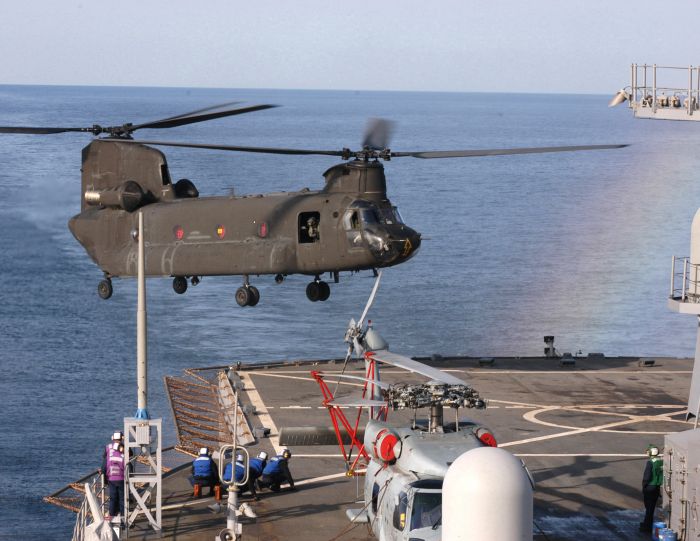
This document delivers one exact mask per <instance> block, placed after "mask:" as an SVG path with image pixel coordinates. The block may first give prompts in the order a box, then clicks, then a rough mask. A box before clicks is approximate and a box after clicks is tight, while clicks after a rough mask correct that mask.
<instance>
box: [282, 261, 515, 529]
mask: <svg viewBox="0 0 700 541" xmlns="http://www.w3.org/2000/svg"><path fill="white" fill-rule="evenodd" d="M380 278H381V274H380V276H379V277H378V279H377V281H376V282H375V288H374V290H373V292H372V294H371V295H370V300H369V301H368V303H367V306H366V307H365V310H364V313H363V314H362V316H361V317H360V320H359V322H358V323H355V321H354V320H352V321H351V322H350V326H349V328H348V331H347V333H346V335H345V339H346V341H347V342H348V354H347V356H346V363H345V365H344V366H343V370H342V371H341V373H340V374H337V373H332V374H330V373H329V374H325V373H323V372H318V371H314V372H312V375H313V377H314V378H315V379H316V381H317V382H318V383H319V385H320V387H321V391H322V394H323V397H324V400H323V404H324V405H325V406H326V407H327V408H328V411H329V413H330V416H331V420H332V422H333V428H332V429H327V428H326V427H285V428H283V429H281V430H280V444H282V445H290V446H298V445H330V444H335V443H337V444H338V446H339V447H340V450H341V452H342V454H343V456H344V458H345V465H346V472H347V474H348V475H364V503H365V505H364V507H363V508H361V509H350V510H348V511H347V516H348V518H349V519H350V520H351V521H353V522H364V523H368V524H369V525H370V528H371V530H372V532H373V533H374V534H375V535H376V536H377V538H378V539H379V540H380V541H399V540H401V541H410V540H411V539H415V540H419V539H420V540H424V541H432V540H436V541H437V540H439V539H441V535H442V531H441V519H442V485H443V480H444V478H445V475H446V473H447V470H448V468H449V466H450V465H451V464H452V463H453V462H454V461H455V460H456V459H457V458H458V457H460V456H461V455H463V454H464V453H465V452H467V451H470V450H472V449H477V448H480V447H496V445H497V443H496V439H495V437H494V435H493V433H492V432H491V431H490V430H489V429H488V428H487V427H485V426H483V425H480V424H478V423H475V422H472V421H468V420H466V419H461V420H460V418H459V408H477V409H481V408H484V407H486V403H485V401H484V400H483V399H482V398H480V397H479V394H478V393H477V391H476V390H474V389H473V388H472V387H470V386H469V385H467V384H466V383H465V382H464V381H462V380H461V379H459V378H457V377H455V376H453V375H452V374H449V373H447V372H443V371H442V370H438V369H437V368H434V367H431V366H428V365H426V364H423V363H420V362H417V361H415V360H413V359H410V358H408V357H405V356H403V355H399V354H396V353H392V352H389V351H388V346H387V344H386V342H384V340H383V339H382V338H381V337H380V336H379V334H378V333H377V332H376V331H375V330H374V329H373V328H372V327H371V326H369V325H368V326H365V327H364V328H363V322H364V320H365V317H366V315H367V312H368V309H369V306H370V304H371V303H372V301H373V299H374V296H375V294H376V287H377V285H378V283H379V279H380ZM353 353H355V354H360V355H362V356H363V357H364V359H365V377H360V376H355V375H349V374H345V366H346V365H347V361H348V360H349V359H350V357H351V355H352V354H353ZM379 364H383V365H389V366H391V367H396V368H401V369H404V370H407V371H410V372H413V373H415V374H419V375H421V376H424V377H426V378H428V379H429V380H430V381H428V382H427V383H410V384H406V383H399V384H388V383H386V382H384V381H380V379H379ZM336 378H337V379H336ZM346 379H349V380H350V381H351V382H354V384H355V385H357V382H358V381H361V382H364V384H363V390H362V393H361V394H358V395H357V396H339V395H338V392H337V391H338V389H339V385H338V384H339V382H341V381H342V380H346ZM333 380H335V381H333ZM333 383H335V384H336V390H335V391H334V392H333V391H331V390H330V388H329V384H331V386H332V384H333ZM348 407H358V408H359V409H360V410H359V412H358V415H357V417H354V416H350V417H351V419H348V417H346V415H345V414H344V413H343V411H342V410H343V409H345V408H348ZM446 407H447V408H452V409H454V411H455V417H454V420H453V421H452V420H448V419H445V418H444V417H443V410H444V409H445V408H446ZM362 408H367V409H368V412H369V420H368V421H367V423H366V425H365V426H364V427H362V426H360V418H361V416H362ZM419 408H429V409H430V415H429V417H428V418H427V419H426V420H424V421H420V420H419V419H417V418H416V411H417V410H418V409H419ZM390 409H391V410H398V409H409V410H413V412H414V415H413V422H412V423H411V424H410V425H409V426H405V427H396V426H393V425H392V424H390V423H389V422H387V414H388V411H389V410H390ZM353 454H354V457H353ZM363 466H364V467H365V469H364V471H362V469H361V468H362V467H363ZM523 468H524V466H523ZM465 505H468V502H466V503H465ZM505 514H507V513H505Z"/></svg>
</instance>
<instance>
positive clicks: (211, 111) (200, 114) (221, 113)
mask: <svg viewBox="0 0 700 541" xmlns="http://www.w3.org/2000/svg"><path fill="white" fill-rule="evenodd" d="M230 105H231V103H225V104H223V105H217V106H214V107H208V108H206V109H200V110H199V111H193V112H191V113H186V114H184V115H178V116H175V117H170V118H164V119H162V120H154V121H152V122H145V123H144V124H135V125H133V126H130V127H129V130H130V131H134V130H140V129H144V128H149V129H160V128H174V127H176V126H184V125H186V124H194V123H195V122H204V121H206V120H214V119H215V118H223V117H227V116H233V115H242V114H245V113H252V112H254V111H262V110H264V109H271V108H273V107H277V105H251V106H250V107H240V108H238V109H231V108H229V107H230Z"/></svg>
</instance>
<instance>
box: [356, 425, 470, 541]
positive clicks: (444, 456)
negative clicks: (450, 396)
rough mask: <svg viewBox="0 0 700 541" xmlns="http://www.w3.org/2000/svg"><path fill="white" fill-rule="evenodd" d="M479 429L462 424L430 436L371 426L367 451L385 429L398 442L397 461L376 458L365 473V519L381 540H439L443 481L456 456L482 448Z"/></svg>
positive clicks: (419, 431) (422, 431)
mask: <svg viewBox="0 0 700 541" xmlns="http://www.w3.org/2000/svg"><path fill="white" fill-rule="evenodd" d="M478 428H479V425H475V424H474V423H471V422H464V423H460V430H459V431H458V432H455V431H452V430H445V431H441V432H429V431H427V430H425V429H424V428H415V429H414V428H408V427H407V428H393V427H391V425H389V424H388V423H385V422H382V421H376V420H373V421H370V422H369V423H368V424H367V426H366V428H365V438H364V442H365V448H367V449H376V443H377V441H376V436H377V434H382V433H383V432H384V431H387V430H388V431H391V432H392V433H393V434H395V436H396V439H397V443H396V445H395V446H394V448H393V453H395V455H396V458H395V459H394V460H392V461H389V462H386V461H383V460H381V459H379V458H378V457H376V456H373V457H372V460H370V462H369V464H368V465H367V472H366V473H365V486H364V497H365V502H366V511H367V514H366V520H367V522H369V524H370V525H371V528H372V531H373V533H374V534H375V535H376V536H377V538H378V539H379V540H380V541H409V540H410V539H423V540H425V541H432V540H435V541H438V540H439V539H441V535H442V530H441V519H442V482H443V480H444V477H445V474H446V473H447V469H448V467H449V466H450V464H452V462H453V461H454V460H455V459H456V458H457V457H459V456H460V455H461V454H463V453H465V452H467V451H469V450H471V449H475V448H478V447H483V446H484V444H483V443H482V442H481V441H479V438H478V437H477V436H476V435H475V430H476V429H478ZM465 505H468V502H465Z"/></svg>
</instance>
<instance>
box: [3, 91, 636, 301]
mask: <svg viewBox="0 0 700 541" xmlns="http://www.w3.org/2000/svg"><path fill="white" fill-rule="evenodd" d="M234 105H235V104H234V103H227V104H223V105H219V106H216V107H210V108H206V109H200V110H197V111H192V112H190V113H186V114H182V115H178V116H174V117H169V118H166V119H162V120H156V121H152V122H145V123H142V124H131V123H127V124H123V125H121V126H110V127H102V126H100V125H93V126H91V127H0V133H10V134H57V133H63V132H87V133H92V134H93V135H94V136H96V137H97V138H96V139H95V140H93V141H92V142H91V143H90V144H89V145H87V146H86V147H85V148H84V149H83V152H82V168H81V172H82V186H81V201H80V204H81V207H80V213H79V214H77V215H75V216H74V217H73V218H71V220H70V222H69V224H68V225H69V228H70V230H71V232H72V233H73V235H74V236H75V238H76V239H77V240H78V242H79V243H80V244H81V245H82V246H83V247H84V248H85V250H86V252H87V253H88V255H89V256H90V257H91V258H92V260H93V261H94V262H95V263H96V264H97V265H98V266H99V267H100V269H101V270H102V271H103V272H104V279H103V280H102V281H101V282H99V285H98V293H99V295H100V297H102V298H103V299H107V298H109V297H111V295H112V292H113V288H112V278H114V277H132V276H135V275H136V269H137V263H136V261H137V242H136V233H135V232H136V230H137V221H138V216H137V214H138V212H142V213H143V217H144V223H145V233H144V235H145V237H146V238H145V239H144V240H145V242H146V250H147V252H146V253H147V257H146V275H147V276H162V277H168V276H169V277H172V278H173V289H174V290H175V292H176V293H180V294H182V293H184V292H185V291H186V290H187V285H188V280H189V281H190V283H191V284H192V285H196V284H197V283H199V281H200V279H201V277H203V276H227V275H238V276H242V277H243V285H242V286H241V287H239V288H238V290H237V291H236V302H237V303H238V304H239V305H241V306H254V305H256V304H257V303H258V301H259V299H260V293H259V291H258V289H257V288H256V287H255V286H253V285H251V283H250V279H249V278H250V277H251V276H260V275H271V276H274V277H275V281H276V282H278V283H281V282H282V281H283V280H284V278H285V277H286V276H287V275H290V274H306V275H309V276H313V277H314V278H313V281H311V282H310V283H309V284H308V286H307V287H306V295H307V297H308V298H309V300H311V301H325V300H327V299H328V297H329V295H330V287H329V286H328V283H327V282H325V281H323V280H322V279H321V277H322V276H324V275H325V274H329V275H330V276H332V278H333V280H334V282H336V283H337V282H338V281H339V275H340V273H341V272H347V271H350V272H356V271H360V270H373V271H374V272H375V273H376V269H379V268H383V267H390V266H393V265H398V264H400V263H403V262H404V261H407V260H408V259H410V258H411V257H412V256H413V255H415V253H416V251H417V250H418V248H419V247H420V243H421V236H420V234H419V233H418V232H416V231H415V230H414V229H412V228H411V227H409V226H408V225H406V224H404V223H403V220H402V218H401V215H400V214H399V212H398V210H397V208H396V206H395V205H394V204H393V203H392V202H391V201H390V200H389V198H388V196H387V190H386V178H385V176H384V167H383V165H382V163H381V162H380V161H379V160H390V159H391V158H398V157H414V158H423V159H429V158H456V157H474V156H494V155H502V154H530V153H541V152H564V151H575V150H598V149H611V148H620V147H622V146H624V145H589V146H565V147H543V148H511V149H490V150H488V149H487V150H456V151H431V152H423V151H419V152H393V151H391V150H390V149H389V148H388V145H389V131H390V130H389V124H388V123H387V122H386V121H382V120H375V121H373V122H371V123H370V125H369V126H368V130H367V132H366V134H365V137H364V140H363V142H362V148H361V150H357V151H353V150H350V149H347V148H344V149H341V150H302V149H289V148H262V147H246V146H231V145H210V144H194V143H183V142H168V141H143V140H141V141H138V140H134V139H133V138H132V134H133V133H134V132H135V131H136V130H144V129H164V128H172V127H176V126H183V125H187V124H192V123H195V122H202V121H205V120H212V119H215V118H222V117H227V116H232V115H239V114H243V113H249V112H253V111H260V110H263V109H269V108H271V107H274V106H272V105H254V106H250V107H234ZM101 135H102V136H103V137H98V136H101ZM153 146H172V147H187V148H200V149H215V150H222V151H236V152H257V153H266V154H291V155H326V156H336V157H339V158H341V159H342V160H343V163H340V164H337V165H335V166H333V167H330V168H329V169H328V170H327V171H326V172H325V173H324V174H323V176H324V177H325V186H324V187H323V188H322V189H320V190H309V189H303V190H300V191H298V192H281V193H268V194H261V195H245V196H237V197H234V196H232V195H230V196H229V195H225V196H214V197H199V192H198V190H197V188H196V187H195V185H194V183H193V182H192V181H190V180H188V179H181V180H178V181H177V182H173V181H172V179H171V175H170V170H169V168H168V164H167V161H166V158H165V155H164V154H163V153H162V152H161V151H159V150H157V149H155V148H153ZM137 211H138V212H137Z"/></svg>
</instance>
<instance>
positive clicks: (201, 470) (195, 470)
mask: <svg viewBox="0 0 700 541" xmlns="http://www.w3.org/2000/svg"><path fill="white" fill-rule="evenodd" d="M192 477H194V482H195V496H203V495H204V490H203V487H205V486H208V487H209V495H210V496H214V491H215V487H216V486H217V485H218V484H219V483H218V475H217V473H216V465H215V464H214V461H213V460H212V458H211V456H209V449H207V448H206V447H202V448H201V449H200V450H199V456H198V457H197V458H195V459H194V460H193V461H192ZM197 486H199V487H201V489H202V492H201V493H198V491H197V488H196V487H197Z"/></svg>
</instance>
